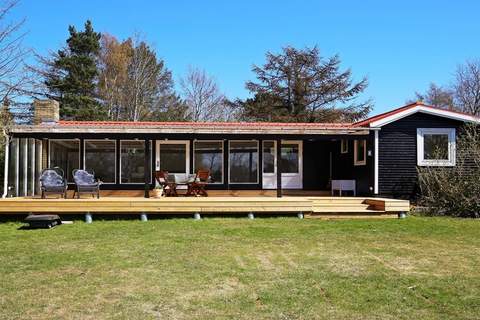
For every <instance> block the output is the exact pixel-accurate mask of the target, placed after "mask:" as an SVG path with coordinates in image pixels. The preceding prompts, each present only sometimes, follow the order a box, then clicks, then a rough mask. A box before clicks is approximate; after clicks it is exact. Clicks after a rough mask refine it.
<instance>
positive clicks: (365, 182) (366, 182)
mask: <svg viewBox="0 0 480 320" xmlns="http://www.w3.org/2000/svg"><path fill="white" fill-rule="evenodd" d="M363 139H365V140H367V144H366V148H367V162H366V164H365V165H360V166H356V165H354V161H353V160H354V159H353V157H354V150H353V148H354V140H348V153H341V152H340V140H338V141H336V143H335V145H334V147H333V149H332V156H333V161H332V165H333V179H336V180H352V179H353V180H355V182H356V188H357V195H361V196H368V195H372V194H373V184H374V173H373V170H374V169H373V168H374V167H373V166H374V157H373V152H374V144H373V132H372V133H371V134H370V135H369V136H365V137H362V138H361V139H359V140H363Z"/></svg>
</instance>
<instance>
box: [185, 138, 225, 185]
mask: <svg viewBox="0 0 480 320" xmlns="http://www.w3.org/2000/svg"><path fill="white" fill-rule="evenodd" d="M197 142H220V143H221V144H222V181H221V182H212V183H209V184H223V183H224V181H225V168H224V166H225V164H224V162H225V161H224V154H225V142H224V141H223V140H193V171H195V172H196V171H197V170H196V167H195V152H196V148H195V144H196V143H197Z"/></svg>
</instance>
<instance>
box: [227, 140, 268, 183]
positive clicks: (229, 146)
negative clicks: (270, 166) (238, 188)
mask: <svg viewBox="0 0 480 320" xmlns="http://www.w3.org/2000/svg"><path fill="white" fill-rule="evenodd" d="M232 142H255V143H256V144H257V179H256V180H255V182H233V183H232V182H231V181H230V175H231V173H232V170H230V150H231V144H232ZM259 148H260V144H259V142H258V140H229V141H228V184H259V183H260V178H259V171H260V169H261V170H263V168H262V166H261V164H259V163H258V162H259V161H260V157H259V152H260V149H259Z"/></svg>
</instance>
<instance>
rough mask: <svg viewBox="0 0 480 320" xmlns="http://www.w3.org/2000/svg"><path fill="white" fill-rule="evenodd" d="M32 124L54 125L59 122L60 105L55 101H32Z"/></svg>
mask: <svg viewBox="0 0 480 320" xmlns="http://www.w3.org/2000/svg"><path fill="white" fill-rule="evenodd" d="M33 110H34V112H33V124H55V123H56V122H58V120H60V105H59V104H58V101H55V100H51V99H48V100H35V101H33Z"/></svg>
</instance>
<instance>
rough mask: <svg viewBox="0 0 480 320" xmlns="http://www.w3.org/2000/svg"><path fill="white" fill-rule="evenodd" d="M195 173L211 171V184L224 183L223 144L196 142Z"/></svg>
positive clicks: (220, 142)
mask: <svg viewBox="0 0 480 320" xmlns="http://www.w3.org/2000/svg"><path fill="white" fill-rule="evenodd" d="M194 153H195V161H194V166H195V167H194V171H195V172H196V171H198V170H210V177H211V183H222V182H223V170H222V168H223V142H222V141H195V143H194Z"/></svg>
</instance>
